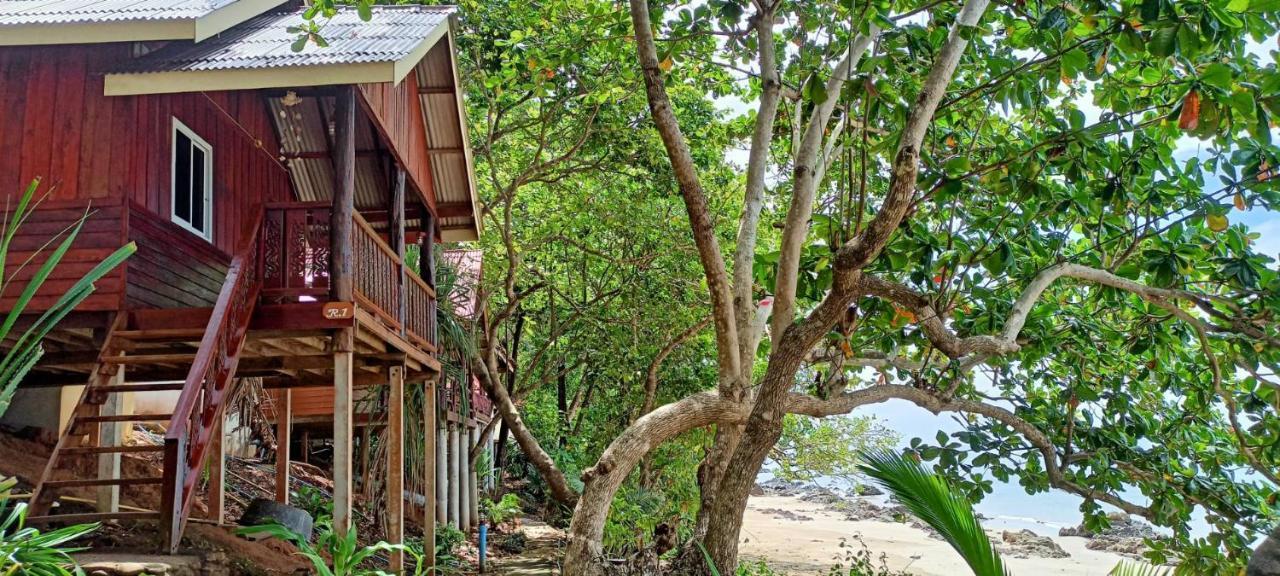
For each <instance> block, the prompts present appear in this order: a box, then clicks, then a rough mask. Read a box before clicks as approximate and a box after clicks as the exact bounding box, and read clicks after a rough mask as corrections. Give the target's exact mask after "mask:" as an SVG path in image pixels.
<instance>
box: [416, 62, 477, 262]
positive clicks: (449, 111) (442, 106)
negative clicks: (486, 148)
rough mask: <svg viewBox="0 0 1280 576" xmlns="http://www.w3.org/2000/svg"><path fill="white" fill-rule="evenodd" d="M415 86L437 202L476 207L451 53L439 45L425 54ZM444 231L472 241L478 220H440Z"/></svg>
mask: <svg viewBox="0 0 1280 576" xmlns="http://www.w3.org/2000/svg"><path fill="white" fill-rule="evenodd" d="M417 71H418V84H419V86H421V87H422V88H423V89H424V90H423V91H422V93H421V95H420V96H419V98H420V99H421V102H422V116H423V119H422V120H423V122H424V123H425V124H426V127H427V147H428V148H430V149H431V150H433V151H435V152H434V153H433V154H432V155H431V175H432V179H433V180H434V183H433V184H434V185H435V191H436V202H438V203H440V204H456V203H466V204H468V205H471V206H472V207H473V209H474V207H475V202H476V199H475V182H474V170H473V167H472V160H471V145H470V142H468V141H467V128H466V125H465V124H463V122H464V114H463V113H462V112H460V110H462V106H463V102H462V98H461V97H460V96H459V94H458V92H457V90H458V89H459V87H458V86H457V79H456V77H455V69H454V61H453V51H452V47H451V46H445V45H444V43H443V42H442V43H441V44H440V45H437V46H435V47H434V48H432V49H431V51H429V52H427V55H426V57H425V58H423V59H422V61H421V62H419V63H418V67H417ZM440 227H441V229H443V230H446V231H449V230H455V231H457V230H463V229H466V230H469V231H471V233H468V234H462V235H460V236H455V235H454V234H453V233H449V234H448V236H449V237H450V238H455V237H457V238H463V239H474V238H475V237H476V236H478V234H479V230H480V226H479V222H478V220H477V219H476V218H475V217H474V215H471V216H465V217H452V218H442V219H441V220H440Z"/></svg>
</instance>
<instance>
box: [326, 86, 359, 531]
mask: <svg viewBox="0 0 1280 576" xmlns="http://www.w3.org/2000/svg"><path fill="white" fill-rule="evenodd" d="M335 100H336V101H337V102H336V105H335V108H334V114H333V122H334V131H333V172H334V187H333V210H332V211H331V216H330V222H329V243H330V249H329V254H330V256H329V257H330V259H331V264H330V266H329V290H330V293H331V295H332V298H333V300H336V301H339V302H352V301H354V300H355V277H354V276H355V261H354V260H355V257H354V249H353V246H352V239H351V234H352V230H353V228H354V226H355V222H354V218H355V196H356V139H355V136H356V134H355V131H356V93H355V87H354V86H343V87H341V88H338V91H337V95H336V96H335ZM354 338H355V333H354V331H353V330H352V329H351V328H342V329H340V330H338V331H337V332H336V333H335V334H334V337H333V528H334V530H335V531H336V532H337V533H338V534H339V535H342V536H345V535H346V533H347V530H348V529H350V528H351V506H352V488H353V486H352V483H353V482H354V478H353V477H352V474H351V457H352V454H351V432H352V421H353V415H354V408H355V407H354V398H353V397H352V380H353V379H354V374H353V373H352V363H353V361H354V360H355V359H354V357H353V354H352V352H353V351H354V349H355V342H354Z"/></svg>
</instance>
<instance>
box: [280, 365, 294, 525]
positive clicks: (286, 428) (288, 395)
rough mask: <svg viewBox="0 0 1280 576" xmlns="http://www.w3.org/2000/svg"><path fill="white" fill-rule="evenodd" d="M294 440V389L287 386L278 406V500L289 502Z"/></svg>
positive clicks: (283, 502)
mask: <svg viewBox="0 0 1280 576" xmlns="http://www.w3.org/2000/svg"><path fill="white" fill-rule="evenodd" d="M292 442H293V391H292V390H289V389H288V388H285V389H284V390H283V392H282V393H281V394H280V405H279V406H276V502H279V503H281V504H288V503H289V444H291V443H292Z"/></svg>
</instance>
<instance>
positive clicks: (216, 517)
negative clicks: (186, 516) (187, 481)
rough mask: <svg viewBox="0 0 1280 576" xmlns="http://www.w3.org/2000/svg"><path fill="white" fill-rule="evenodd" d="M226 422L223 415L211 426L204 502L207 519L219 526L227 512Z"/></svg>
mask: <svg viewBox="0 0 1280 576" xmlns="http://www.w3.org/2000/svg"><path fill="white" fill-rule="evenodd" d="M226 422H227V417H226V415H225V414H223V415H222V417H221V418H219V419H218V421H217V423H215V424H214V425H213V438H212V439H211V441H210V444H209V489H208V492H207V495H206V502H205V505H206V506H207V507H208V510H207V511H206V512H207V515H208V519H209V520H212V521H213V522H214V523H215V524H217V525H219V526H221V525H222V521H223V520H222V518H223V517H224V516H226V511H227V494H226V487H227V483H226V474H227V468H226V465H227V451H226V445H227V442H226V439H227V438H226Z"/></svg>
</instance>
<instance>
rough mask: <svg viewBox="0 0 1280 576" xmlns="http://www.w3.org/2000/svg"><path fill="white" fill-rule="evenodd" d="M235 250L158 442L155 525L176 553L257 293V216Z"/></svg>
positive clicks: (258, 277) (259, 218)
mask: <svg viewBox="0 0 1280 576" xmlns="http://www.w3.org/2000/svg"><path fill="white" fill-rule="evenodd" d="M251 222H252V224H251V225H250V226H249V228H248V230H247V231H246V232H245V235H244V237H243V240H242V241H241V244H240V246H241V248H240V249H239V251H238V252H237V253H236V255H235V257H234V258H232V260H231V268H230V269H229V270H228V271H227V279H226V281H225V282H224V283H223V284H222V291H221V292H220V293H219V294H218V300H217V303H216V304H215V305H214V307H213V313H212V315H211V316H210V318H209V325H208V327H207V328H206V329H205V332H204V337H203V338H201V340H200V349H199V351H198V352H197V353H196V358H195V361H194V362H193V363H192V364H191V370H190V371H189V372H188V373H187V381H186V385H185V386H184V387H183V389H182V393H181V395H180V396H179V397H178V402H177V404H176V405H175V406H174V410H173V417H172V419H170V420H169V428H168V430H167V431H166V432H165V437H164V484H163V486H164V492H163V493H162V494H161V504H160V518H161V520H160V523H161V531H162V533H163V537H164V542H165V544H166V545H167V546H168V549H169V551H170V552H171V553H172V552H176V551H177V549H178V543H179V542H180V541H181V540H182V531H183V529H184V528H185V526H186V521H187V516H188V514H189V513H190V510H191V503H192V501H194V500H195V495H196V484H197V482H198V481H199V479H200V472H201V470H202V469H203V468H204V461H205V451H206V448H208V446H209V444H210V440H211V438H212V436H213V434H214V433H215V432H217V431H218V430H220V427H219V426H218V425H217V424H218V422H220V421H221V418H222V417H223V410H224V409H225V402H224V400H225V399H226V397H227V395H228V392H229V391H230V389H231V384H232V382H233V380H234V377H235V373H236V366H237V364H239V362H240V351H241V348H242V347H243V345H244V341H245V338H246V336H247V335H248V333H249V320H250V318H251V317H252V316H253V309H254V306H255V304H256V303H257V301H258V294H259V292H260V291H261V289H262V278H261V276H260V275H259V268H258V265H259V257H260V251H259V233H260V230H261V226H262V214H261V211H259V214H258V215H257V216H256V217H254V218H253V220H251Z"/></svg>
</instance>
